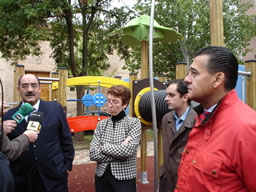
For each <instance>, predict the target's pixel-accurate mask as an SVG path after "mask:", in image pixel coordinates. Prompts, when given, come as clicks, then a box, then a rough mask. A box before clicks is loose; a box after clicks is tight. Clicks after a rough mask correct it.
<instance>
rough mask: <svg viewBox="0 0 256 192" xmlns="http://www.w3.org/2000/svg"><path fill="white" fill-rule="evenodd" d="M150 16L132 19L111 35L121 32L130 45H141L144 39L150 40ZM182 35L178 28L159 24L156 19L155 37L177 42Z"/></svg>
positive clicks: (123, 39) (122, 39) (164, 40)
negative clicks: (177, 30)
mask: <svg viewBox="0 0 256 192" xmlns="http://www.w3.org/2000/svg"><path fill="white" fill-rule="evenodd" d="M149 27H150V17H149V16H147V15H142V16H140V17H137V18H135V19H132V20H131V21H129V22H128V23H127V25H126V26H124V27H122V28H120V29H118V30H116V31H114V32H112V33H111V34H110V35H116V34H120V33H121V41H122V42H123V43H124V44H126V45H128V46H135V45H139V44H140V43H141V42H142V41H148V40H149ZM181 37H182V35H181V34H180V33H177V32H176V30H174V29H171V28H167V27H164V26H161V25H159V24H158V23H157V22H156V21H154V32H153V39H155V40H158V41H160V42H162V43H168V42H175V41H176V40H178V39H181Z"/></svg>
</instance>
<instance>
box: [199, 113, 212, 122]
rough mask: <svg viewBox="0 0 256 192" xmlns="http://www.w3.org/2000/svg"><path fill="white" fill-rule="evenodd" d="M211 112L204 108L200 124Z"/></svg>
mask: <svg viewBox="0 0 256 192" xmlns="http://www.w3.org/2000/svg"><path fill="white" fill-rule="evenodd" d="M209 114H210V112H208V111H206V110H204V111H203V113H201V114H200V115H199V120H200V124H202V122H203V121H204V120H205V118H206V117H207V116H208V115H209Z"/></svg>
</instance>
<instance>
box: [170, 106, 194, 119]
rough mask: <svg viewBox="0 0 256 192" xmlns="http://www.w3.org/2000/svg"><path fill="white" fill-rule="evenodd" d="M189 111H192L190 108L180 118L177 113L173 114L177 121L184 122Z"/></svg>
mask: <svg viewBox="0 0 256 192" xmlns="http://www.w3.org/2000/svg"><path fill="white" fill-rule="evenodd" d="M189 109H190V106H188V108H187V110H186V111H185V113H183V115H182V116H181V117H180V118H179V117H178V115H177V113H176V112H174V113H173V117H174V118H175V120H176V121H179V120H182V121H184V120H185V119H186V117H187V114H188V111H189Z"/></svg>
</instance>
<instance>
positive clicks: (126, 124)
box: [90, 116, 141, 180]
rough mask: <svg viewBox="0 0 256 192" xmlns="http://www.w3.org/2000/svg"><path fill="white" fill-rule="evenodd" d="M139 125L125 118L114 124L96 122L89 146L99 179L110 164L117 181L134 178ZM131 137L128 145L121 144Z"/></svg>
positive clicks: (131, 119)
mask: <svg viewBox="0 0 256 192" xmlns="http://www.w3.org/2000/svg"><path fill="white" fill-rule="evenodd" d="M140 135H141V123H140V120H139V119H137V118H134V117H129V116H125V117H123V118H122V119H120V120H119V121H116V122H115V123H114V124H113V122H112V120H111V118H109V119H104V120H101V121H99V122H98V124H97V127H96V130H95V133H94V136H93V140H92V142H91V144H90V159H91V160H92V161H97V167H96V172H95V174H96V175H97V176H98V177H101V176H102V175H103V174H104V172H105V170H106V168H107V166H108V164H109V163H110V166H111V171H112V174H113V176H114V177H115V178H116V179H118V180H129V179H133V178H136V173H137V171H136V156H137V147H138V145H139V142H140ZM127 136H130V137H131V140H130V141H129V143H128V144H122V142H123V141H124V140H125V139H126V138H127Z"/></svg>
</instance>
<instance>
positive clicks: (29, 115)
mask: <svg viewBox="0 0 256 192" xmlns="http://www.w3.org/2000/svg"><path fill="white" fill-rule="evenodd" d="M35 111H36V109H35V108H34V109H33V111H32V112H31V113H29V114H28V117H27V122H28V121H29V119H30V117H31V115H32V114H33V113H34V112H35Z"/></svg>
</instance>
